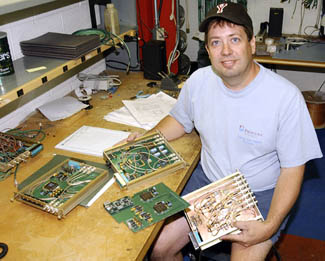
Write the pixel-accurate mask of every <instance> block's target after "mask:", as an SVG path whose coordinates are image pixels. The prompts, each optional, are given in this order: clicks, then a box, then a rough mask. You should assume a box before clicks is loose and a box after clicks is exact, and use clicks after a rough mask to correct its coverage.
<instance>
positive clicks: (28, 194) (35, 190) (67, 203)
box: [15, 156, 109, 219]
mask: <svg viewBox="0 0 325 261" xmlns="http://www.w3.org/2000/svg"><path fill="white" fill-rule="evenodd" d="M55 163H57V164H53V162H49V163H48V164H45V166H43V168H42V169H41V170H40V171H38V173H37V175H32V176H33V179H34V180H31V182H25V183H29V184H27V185H26V186H24V187H23V188H22V189H20V190H19V191H18V192H17V193H15V199H16V200H18V201H21V202H24V203H26V204H28V205H31V206H34V207H36V208H39V209H42V210H43V211H46V212H49V213H51V214H53V215H56V216H58V218H59V219H61V218H62V217H64V216H65V215H66V214H67V213H68V212H69V211H71V210H72V209H73V208H74V207H75V206H77V205H78V204H79V203H81V202H82V200H84V199H85V198H86V197H87V196H89V195H90V194H92V192H93V191H94V190H96V189H97V188H98V187H100V186H101V185H102V184H103V183H105V182H106V181H107V180H108V179H109V174H108V170H107V169H105V168H102V167H100V166H98V165H99V164H96V165H94V164H95V163H94V164H92V163H91V162H85V161H83V160H79V159H75V158H68V157H64V156H61V157H60V158H59V161H56V162H55Z"/></svg>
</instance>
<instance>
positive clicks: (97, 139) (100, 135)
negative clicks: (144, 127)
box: [55, 126, 130, 157]
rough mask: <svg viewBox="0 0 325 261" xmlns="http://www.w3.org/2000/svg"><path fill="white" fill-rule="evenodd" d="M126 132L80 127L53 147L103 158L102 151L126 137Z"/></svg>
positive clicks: (127, 133)
mask: <svg viewBox="0 0 325 261" xmlns="http://www.w3.org/2000/svg"><path fill="white" fill-rule="evenodd" d="M129 134H130V133H129V132H126V131H116V130H110V129H104V128H98V127H91V126H82V127H81V128H80V129H78V130H77V131H75V132H74V133H72V134H71V135H70V136H69V137H67V138H66V139H64V140H63V141H61V142H60V143H59V144H57V145H56V146H55V148H57V149H62V150H68V151H73V152H77V153H82V154H87V155H92V156H97V157H103V152H104V150H106V149H108V148H110V147H112V146H113V145H115V144H116V143H118V142H119V141H121V140H123V139H125V138H127V137H128V135H129Z"/></svg>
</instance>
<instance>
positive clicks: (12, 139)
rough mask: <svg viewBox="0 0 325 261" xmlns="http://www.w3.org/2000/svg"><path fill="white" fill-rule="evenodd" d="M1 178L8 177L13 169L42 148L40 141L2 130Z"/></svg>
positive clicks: (0, 142) (0, 152) (0, 135)
mask: <svg viewBox="0 0 325 261" xmlns="http://www.w3.org/2000/svg"><path fill="white" fill-rule="evenodd" d="M0 144H1V147H0V178H1V179H2V177H7V176H9V175H10V174H11V172H12V171H13V169H14V168H15V167H16V166H17V165H19V164H20V163H22V162H26V161H27V160H28V158H30V157H34V156H35V155H37V154H38V153H39V152H40V151H41V150H42V149H43V145H42V144H41V143H39V142H36V141H33V140H31V139H28V138H24V137H20V136H17V135H13V134H9V133H5V132H0Z"/></svg>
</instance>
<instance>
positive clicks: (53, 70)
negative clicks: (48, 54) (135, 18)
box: [0, 29, 135, 117]
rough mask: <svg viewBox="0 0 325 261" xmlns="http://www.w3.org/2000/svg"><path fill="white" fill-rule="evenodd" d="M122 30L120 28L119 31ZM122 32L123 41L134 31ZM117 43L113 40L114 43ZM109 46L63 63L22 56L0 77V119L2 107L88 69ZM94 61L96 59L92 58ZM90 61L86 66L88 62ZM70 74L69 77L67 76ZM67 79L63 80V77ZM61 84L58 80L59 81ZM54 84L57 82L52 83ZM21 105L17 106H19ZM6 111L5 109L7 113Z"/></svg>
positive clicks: (110, 47) (108, 49)
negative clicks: (51, 83) (40, 68)
mask: <svg viewBox="0 0 325 261" xmlns="http://www.w3.org/2000/svg"><path fill="white" fill-rule="evenodd" d="M122 30H123V29H122ZM123 31H124V33H122V34H120V37H121V38H122V39H123V37H124V35H130V36H134V35H135V30H134V29H128V30H127V29H124V30H123ZM117 43H119V40H118V39H117V38H115V44H117ZM112 47H113V45H112V44H109V45H101V46H100V47H98V48H97V49H95V50H92V51H91V52H89V53H87V54H86V55H84V56H82V57H80V58H78V59H75V60H63V59H55V58H43V57H35V56H24V57H23V58H20V59H18V60H15V61H14V62H13V63H14V68H15V73H14V74H11V75H7V76H2V77H1V80H2V85H3V86H2V87H0V109H1V111H2V112H0V117H2V116H4V115H3V114H5V113H3V112H4V110H3V108H4V107H6V106H7V105H9V104H10V103H13V102H14V101H16V100H18V99H20V98H22V97H23V96H25V95H26V94H28V93H30V92H32V91H35V90H37V89H42V88H41V87H44V88H46V87H45V86H47V85H48V83H50V82H52V81H55V79H57V78H66V79H68V78H70V77H72V76H73V75H75V74H76V73H78V72H80V71H82V70H83V69H84V67H85V66H84V65H87V67H88V66H89V64H90V63H91V61H93V63H95V62H97V61H98V60H99V59H101V58H103V57H105V56H106V55H107V54H108V53H109V51H112V49H113V48H112ZM96 58H97V59H96ZM89 62H90V63H89ZM40 66H45V67H46V69H45V70H40V71H36V72H32V73H29V72H27V71H26V70H27V69H31V68H38V67H40ZM71 72H72V75H71ZM65 75H66V76H67V77H64V76H65ZM61 82H62V81H61ZM56 84H57V83H56ZM19 105H20V106H21V105H22V104H21V103H20V104H19ZM7 111H8V110H6V112H7Z"/></svg>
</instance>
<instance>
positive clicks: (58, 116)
mask: <svg viewBox="0 0 325 261" xmlns="http://www.w3.org/2000/svg"><path fill="white" fill-rule="evenodd" d="M86 107H88V105H87V104H83V103H82V102H80V101H78V100H77V99H76V98H74V97H71V96H66V97H63V98H60V99H57V100H54V101H51V102H49V103H46V104H44V105H42V106H40V107H39V108H38V109H39V110H40V112H41V113H42V114H43V115H44V116H45V117H46V118H48V119H49V120H50V121H57V120H62V119H65V118H67V117H70V116H71V115H73V114H75V113H77V112H78V111H80V110H82V109H83V108H86Z"/></svg>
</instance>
